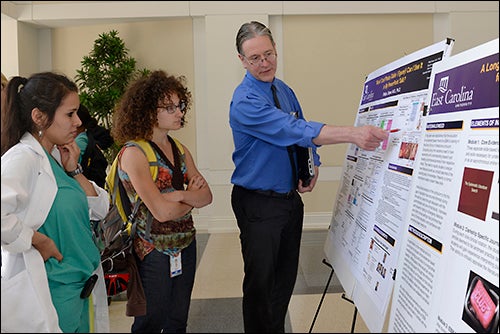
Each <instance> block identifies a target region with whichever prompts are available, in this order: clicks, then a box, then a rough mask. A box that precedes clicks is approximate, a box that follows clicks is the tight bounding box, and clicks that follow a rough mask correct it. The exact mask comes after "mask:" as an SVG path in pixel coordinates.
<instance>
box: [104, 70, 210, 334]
mask: <svg viewBox="0 0 500 334" xmlns="http://www.w3.org/2000/svg"><path fill="white" fill-rule="evenodd" d="M190 106H191V93H190V92H189V91H188V89H187V88H186V87H185V86H184V77H183V76H180V77H175V76H172V75H168V74H167V73H165V72H164V71H154V72H152V73H151V74H149V75H147V76H145V77H142V78H139V79H138V80H136V81H135V82H133V83H132V84H131V85H130V86H129V87H128V89H127V91H126V92H125V93H124V95H123V97H122V99H121V100H120V103H119V104H118V106H117V108H116V109H115V111H114V114H113V127H112V130H111V132H112V136H113V138H114V139H115V140H116V141H117V142H118V143H120V144H124V146H123V148H122V149H121V151H120V152H119V153H118V159H119V160H118V161H119V164H118V175H119V177H120V180H121V181H122V183H123V185H124V188H125V189H126V191H127V194H128V197H129V198H130V199H131V202H132V203H131V205H132V206H133V205H134V204H135V200H136V197H137V196H136V195H138V196H139V198H140V199H141V200H142V204H141V205H140V207H139V212H138V214H137V221H138V224H137V225H138V226H137V233H136V237H135V240H134V253H135V255H136V260H137V266H138V269H139V276H140V279H141V282H142V286H143V288H144V293H145V296H146V303H147V313H146V314H145V315H142V316H135V318H134V323H133V324H132V332H134V333H139V332H148V333H153V332H167V333H168V332H176V333H181V332H186V328H187V318H188V313H189V305H190V301H191V292H192V289H193V285H194V277H195V269H196V229H195V227H194V224H193V218H192V216H191V211H192V209H193V208H201V207H204V206H206V205H208V204H210V203H211V202H212V193H211V190H210V188H209V186H208V183H207V181H206V180H205V179H204V177H203V176H202V175H201V173H200V172H199V171H198V169H197V168H196V165H195V162H194V160H193V157H192V156H191V153H190V152H189V150H188V148H187V147H186V146H184V145H183V144H182V143H180V142H179V141H178V140H176V139H174V138H173V137H171V136H170V135H169V133H170V131H175V130H178V129H180V128H182V127H183V126H184V125H185V123H186V121H185V116H186V112H187V111H188V110H189V108H190ZM141 139H142V140H146V141H148V142H149V143H150V145H151V146H152V148H153V150H154V152H155V155H156V158H157V160H158V164H159V171H158V178H157V180H156V182H155V181H154V180H153V179H152V177H151V173H150V169H149V162H148V159H147V157H146V155H145V154H144V152H143V151H142V150H141V148H140V147H138V146H134V145H132V144H131V142H130V141H132V140H141ZM148 214H150V215H152V217H153V219H152V223H151V226H148V224H147V221H148V219H147V218H148Z"/></svg>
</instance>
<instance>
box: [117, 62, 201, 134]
mask: <svg viewBox="0 0 500 334" xmlns="http://www.w3.org/2000/svg"><path fill="white" fill-rule="evenodd" d="M185 81H186V79H185V77H184V76H179V77H176V76H173V75H169V74H167V73H166V72H165V71H162V70H158V71H153V72H151V73H150V74H149V75H147V76H143V77H141V78H139V79H137V80H136V81H134V82H132V83H131V84H130V85H129V87H128V88H127V90H126V91H125V93H124V94H123V96H122V97H121V99H120V101H119V103H118V104H117V106H116V107H115V110H114V113H113V126H112V128H111V134H112V136H113V138H114V139H115V140H116V142H117V143H119V144H123V143H125V142H127V141H129V140H134V139H146V140H150V139H152V136H153V128H154V127H155V126H156V125H157V124H158V110H157V107H158V102H159V101H161V100H163V99H165V98H170V97H171V96H172V95H173V94H177V96H178V97H179V99H180V100H181V101H184V103H186V109H185V111H184V115H183V116H182V120H181V127H184V126H185V124H186V119H185V117H186V113H187V111H188V110H189V108H190V107H191V93H190V92H189V91H188V89H187V87H186V86H185V85H184V83H185Z"/></svg>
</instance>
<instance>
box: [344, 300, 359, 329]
mask: <svg viewBox="0 0 500 334" xmlns="http://www.w3.org/2000/svg"><path fill="white" fill-rule="evenodd" d="M342 299H344V300H347V301H348V302H349V303H351V304H353V305H354V302H353V301H352V300H350V299H349V298H347V297H346V296H345V292H344V293H343V294H342ZM357 315H358V308H357V307H356V305H354V315H353V316H352V325H351V333H354V328H355V327H356V316H357Z"/></svg>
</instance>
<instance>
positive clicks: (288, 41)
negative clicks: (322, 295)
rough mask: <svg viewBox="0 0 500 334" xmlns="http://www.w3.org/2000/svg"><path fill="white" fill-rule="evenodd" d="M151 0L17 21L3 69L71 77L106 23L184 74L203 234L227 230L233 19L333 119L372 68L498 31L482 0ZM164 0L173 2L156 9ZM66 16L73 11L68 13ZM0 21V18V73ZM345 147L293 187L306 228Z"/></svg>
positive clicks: (342, 119) (142, 56)
mask: <svg viewBox="0 0 500 334" xmlns="http://www.w3.org/2000/svg"><path fill="white" fill-rule="evenodd" d="M154 3H155V2H149V3H146V4H145V5H144V8H142V9H141V10H142V12H141V13H143V14H141V15H143V16H146V15H151V16H152V17H150V18H148V19H144V17H143V18H141V20H140V21H137V20H133V21H130V22H126V20H127V21H129V20H130V17H127V18H126V20H125V16H126V15H125V14H124V12H120V13H121V15H123V17H124V18H123V20H120V19H117V18H113V20H112V21H110V20H107V21H100V22H88V21H87V20H85V21H83V20H78V19H74V21H73V22H72V23H73V24H68V23H65V24H62V25H61V26H60V27H55V28H52V29H47V28H45V29H36V28H34V27H33V26H32V25H31V24H28V23H23V22H24V21H25V20H27V19H23V20H21V21H19V22H18V23H17V26H18V27H21V28H20V29H18V30H19V31H20V32H12V29H11V32H12V33H13V34H15V35H16V38H14V37H12V35H8V39H14V40H17V45H18V48H19V53H20V55H19V57H18V59H19V64H18V65H16V64H15V63H16V62H15V61H11V63H10V64H14V65H9V66H10V67H9V71H6V74H7V73H8V75H9V76H10V75H14V74H17V73H20V74H22V75H25V76H27V75H29V74H30V73H31V72H34V71H36V70H35V69H34V67H36V64H38V66H39V67H40V69H41V70H44V69H53V70H57V71H61V72H63V73H66V74H67V75H68V76H70V77H74V76H75V74H76V70H77V69H79V67H80V61H81V60H82V57H83V56H84V55H86V54H88V52H89V51H90V50H91V48H92V45H93V42H94V40H95V39H97V38H98V35H99V34H100V33H103V32H108V31H110V30H112V29H115V30H117V31H118V32H119V36H120V37H121V38H122V39H123V40H124V42H125V45H126V46H127V48H128V49H129V52H130V56H132V57H134V58H136V60H137V61H138V67H140V68H142V67H146V68H149V69H165V70H167V71H169V72H171V73H172V74H177V75H180V74H182V75H185V76H186V78H187V82H188V86H189V88H190V89H191V91H192V92H193V93H194V98H195V104H194V109H193V110H192V111H191V114H190V115H189V116H188V121H189V123H188V125H187V127H186V128H185V129H183V130H181V131H179V133H178V134H176V135H177V137H178V138H179V139H180V140H182V141H183V142H184V143H185V144H186V145H187V146H188V147H189V149H190V150H191V152H192V153H193V156H194V157H195V159H196V161H197V164H198V167H199V168H200V170H201V171H202V173H203V174H204V175H205V176H206V177H207V179H208V180H209V183H210V185H211V188H212V191H213V193H214V202H213V204H212V205H210V206H209V207H207V208H203V209H201V210H199V211H198V212H197V217H196V218H195V220H196V222H197V226H198V228H199V229H201V230H208V231H211V232H216V231H230V230H232V231H234V230H236V229H237V228H236V224H235V222H234V216H233V213H232V210H231V206H230V191H231V184H230V176H231V172H232V169H233V164H232V160H231V154H232V150H233V144H232V138H231V130H230V128H229V125H228V106H229V101H230V99H231V95H232V92H233V90H234V88H235V87H236V85H237V84H238V83H239V82H240V81H241V79H242V77H243V75H244V70H243V68H242V67H241V64H240V62H239V60H238V58H237V56H236V50H235V34H236V31H237V30H238V28H239V26H240V25H241V24H242V23H243V22H246V21H250V20H258V21H261V22H263V23H265V24H268V25H269V26H270V28H271V30H272V31H273V34H274V37H275V39H276V42H277V47H278V54H279V56H278V57H279V58H278V59H279V67H278V76H279V77H281V78H283V79H284V80H285V81H286V82H287V83H289V84H290V86H291V87H292V88H293V89H294V90H295V92H296V94H297V96H298V98H299V101H300V102H301V104H302V107H303V109H304V112H305V115H306V117H307V118H308V119H311V120H317V121H323V122H326V123H332V124H339V125H352V124H353V123H354V120H355V117H356V110H357V107H358V105H359V99H360V95H361V89H362V87H363V82H364V78H365V77H366V76H367V75H368V74H369V73H371V72H372V71H374V70H376V69H378V68H379V67H381V66H384V65H385V64H388V63H390V62H392V61H394V60H397V59H399V58H400V57H402V56H404V55H406V54H409V53H412V52H414V51H417V50H419V49H420V48H423V47H426V46H428V45H431V44H433V43H435V42H438V41H441V40H443V39H444V38H446V37H452V38H454V39H455V47H454V51H453V52H452V54H455V53H456V52H459V51H464V50H467V49H469V48H471V47H474V46H476V45H479V44H482V43H484V42H487V41H489V40H491V39H494V38H498V2H491V1H483V2H465V4H464V3H463V2H460V3H459V2H451V4H452V5H454V6H452V5H450V3H448V2H434V1H427V2H425V1H424V2H411V1H410V2H376V5H374V4H373V3H369V2H333V1H332V2H314V1H313V2H300V1H297V2H294V1H284V2H279V1H270V2H260V3H259V6H256V4H257V3H256V2H241V3H240V2H230V3H224V4H222V3H220V2H208V3H201V2H181V1H179V2H157V3H158V8H155V7H154ZM167 3H168V4H167ZM185 3H189V4H190V6H189V8H187V7H185V6H184V5H185ZM141 4H142V3H141ZM176 4H177V5H179V7H178V8H171V7H168V8H167V7H165V6H167V5H168V6H175V5H176ZM68 5H70V4H69V3H68ZM79 5H81V4H79ZM40 6H42V5H40ZM110 6H111V5H110ZM139 6H141V5H139ZM148 6H153V7H148ZM58 8H59V7H53V8H52V11H54V12H55V11H56V9H58ZM115 8H118V7H116V6H115ZM87 9H88V8H87ZM120 9H122V10H124V9H123V8H121V7H120ZM155 9H156V11H155ZM33 10H34V8H33ZM148 10H151V14H147V13H146V12H147V11H148ZM104 11H105V9H104V7H103V8H100V9H99V10H96V11H95V12H96V15H101V16H106V13H103V12H104ZM2 12H4V10H3V2H2ZM48 12H49V11H42V10H40V11H39V12H37V13H40V14H38V15H39V16H40V20H41V19H45V20H46V21H45V22H48V19H47V16H48V15H49V14H48ZM90 12H92V11H90ZM138 12H139V10H138ZM115 13H116V11H114V12H113V15H115ZM144 13H146V14H144ZM153 14H156V15H153ZM23 15H24V14H23ZM71 15H72V16H75V15H76V16H78V11H71ZM81 15H82V17H84V13H82V14H81ZM109 15H111V14H109ZM133 15H134V14H130V16H133ZM137 15H139V14H137ZM169 15H170V16H169ZM21 16H22V15H21ZM54 16H55V14H54ZM22 17H23V16H22ZM62 17H63V15H61V14H60V15H59V16H58V17H57V19H58V20H61V19H62ZM58 22H59V21H58ZM11 25H12V23H11V24H10V26H11ZM3 28H4V21H3V19H2V71H4V70H3V68H4V29H3ZM38 28H40V27H38ZM11 44H12V42H11V43H10V45H11ZM12 66H18V68H17V69H12V68H11V67H12ZM16 71H18V72H16ZM4 73H5V72H4ZM345 149H346V145H337V146H329V147H322V148H320V149H319V153H320V155H321V160H322V162H323V165H322V167H321V169H320V182H319V183H318V184H317V186H316V189H315V191H314V192H312V193H308V194H305V195H303V198H304V202H305V210H306V216H305V227H306V228H308V227H309V228H327V227H328V224H329V222H330V219H331V212H332V209H333V206H334V202H335V198H336V194H337V188H338V182H339V179H340V177H341V173H342V165H343V159H344V153H345Z"/></svg>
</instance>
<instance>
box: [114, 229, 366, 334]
mask: <svg viewBox="0 0 500 334" xmlns="http://www.w3.org/2000/svg"><path fill="white" fill-rule="evenodd" d="M326 234H327V231H323V230H321V231H318V230H313V231H304V234H303V237H302V246H301V257H300V268H299V274H298V277H297V283H296V285H295V290H294V295H293V297H292V300H291V302H290V306H289V309H288V316H287V323H286V326H285V329H286V332H293V333H307V332H312V333H350V332H351V329H352V325H353V323H354V325H355V327H354V332H355V333H367V332H368V329H367V327H366V325H365V323H364V322H363V319H362V318H361V317H360V316H359V314H358V315H357V316H356V317H355V318H354V317H353V316H354V310H355V309H354V306H353V304H351V303H350V302H349V301H348V300H346V299H343V298H342V292H343V290H342V287H341V285H340V283H339V282H338V280H337V278H336V277H335V275H333V277H332V280H331V282H330V284H329V286H328V290H327V293H326V295H325V298H324V299H323V302H322V303H321V307H319V312H318V314H317V317H316V320H314V318H315V314H316V312H317V310H318V306H319V305H320V302H321V298H322V296H323V292H324V290H325V287H326V284H327V282H328V278H329V276H330V273H331V269H330V267H328V266H327V265H326V264H325V263H323V259H324V252H323V246H324V242H325V239H326ZM242 281H243V261H242V258H241V252H240V243H239V239H238V233H217V234H202V233H200V234H198V269H197V272H196V279H195V285H194V290H193V294H192V302H191V308H190V316H189V323H188V329H187V330H188V332H190V333H242V332H243V323H242V315H241V297H242V293H241V283H242ZM125 298H126V296H125V293H122V294H120V295H118V296H115V297H113V300H112V302H111V305H110V308H109V314H110V327H111V332H112V333H126V332H130V326H131V324H132V321H133V318H131V317H127V316H125V303H126V300H124V299H125ZM353 319H354V322H353ZM313 321H314V325H313ZM311 327H312V328H311Z"/></svg>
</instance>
